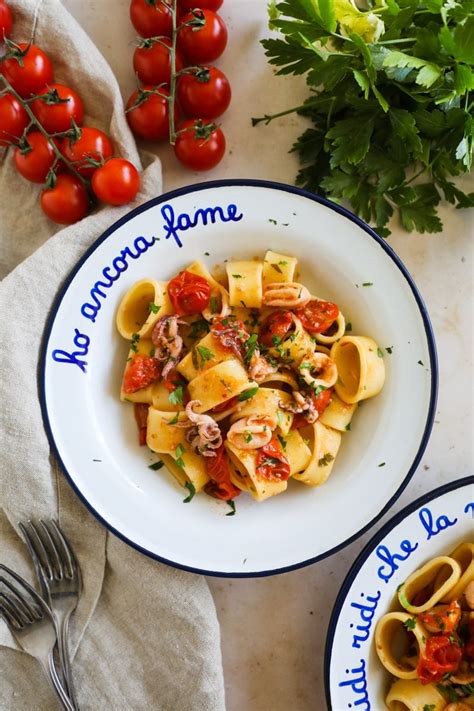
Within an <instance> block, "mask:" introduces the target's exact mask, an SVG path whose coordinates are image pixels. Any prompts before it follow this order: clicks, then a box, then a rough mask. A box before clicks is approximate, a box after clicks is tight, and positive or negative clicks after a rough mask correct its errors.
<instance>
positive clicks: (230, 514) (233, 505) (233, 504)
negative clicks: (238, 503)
mask: <svg viewBox="0 0 474 711" xmlns="http://www.w3.org/2000/svg"><path fill="white" fill-rule="evenodd" d="M227 506H229V507H230V511H229V513H226V516H235V501H233V500H232V499H231V500H230V501H228V502H227Z"/></svg>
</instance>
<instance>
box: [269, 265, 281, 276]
mask: <svg viewBox="0 0 474 711" xmlns="http://www.w3.org/2000/svg"><path fill="white" fill-rule="evenodd" d="M271 266H272V267H273V269H274V270H275V271H276V272H278V273H279V274H283V270H282V268H281V267H280V266H279V265H278V264H272V265H271Z"/></svg>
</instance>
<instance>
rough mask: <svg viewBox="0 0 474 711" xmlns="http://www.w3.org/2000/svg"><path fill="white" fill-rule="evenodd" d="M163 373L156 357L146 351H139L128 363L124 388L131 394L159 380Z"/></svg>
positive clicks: (124, 375) (124, 376)
mask: <svg viewBox="0 0 474 711" xmlns="http://www.w3.org/2000/svg"><path fill="white" fill-rule="evenodd" d="M160 375H161V365H160V362H159V361H158V360H157V359H156V358H152V357H151V356H147V355H145V354H144V353H137V355H135V356H133V358H132V360H131V361H130V363H128V365H127V367H126V369H125V373H124V374H123V384H122V388H123V391H124V393H126V394H127V395H129V394H130V393H135V392H136V391H137V390H141V389H142V388H146V387H147V386H148V385H151V384H152V383H154V382H155V380H158V378H159V377H160Z"/></svg>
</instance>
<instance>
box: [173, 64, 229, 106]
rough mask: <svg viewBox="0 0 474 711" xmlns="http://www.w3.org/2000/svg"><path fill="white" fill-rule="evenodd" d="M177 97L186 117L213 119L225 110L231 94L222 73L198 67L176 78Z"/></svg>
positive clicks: (218, 70) (214, 68)
mask: <svg viewBox="0 0 474 711" xmlns="http://www.w3.org/2000/svg"><path fill="white" fill-rule="evenodd" d="M177 96H178V101H179V105H180V106H181V108H182V110H183V112H184V113H185V114H186V116H189V117H190V118H205V119H214V118H217V116H220V115H221V114H223V113H224V111H225V110H226V109H227V107H228V106H229V104H230V99H231V96H232V92H231V89H230V84H229V80H228V79H227V77H226V75H225V74H224V72H221V70H220V69H217V68H216V67H199V68H198V69H194V70H193V72H192V73H189V74H182V75H181V76H180V77H179V78H178V84H177Z"/></svg>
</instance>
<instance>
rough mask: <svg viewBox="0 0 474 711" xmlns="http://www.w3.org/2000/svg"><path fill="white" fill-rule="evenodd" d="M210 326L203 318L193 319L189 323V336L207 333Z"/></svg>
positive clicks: (196, 336) (194, 336) (195, 336)
mask: <svg viewBox="0 0 474 711" xmlns="http://www.w3.org/2000/svg"><path fill="white" fill-rule="evenodd" d="M209 331H210V327H209V324H208V322H207V321H206V319H205V318H200V319H198V320H197V321H193V323H192V324H191V331H190V332H189V337H190V338H193V339H195V338H201V336H203V335H205V334H206V333H209Z"/></svg>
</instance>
